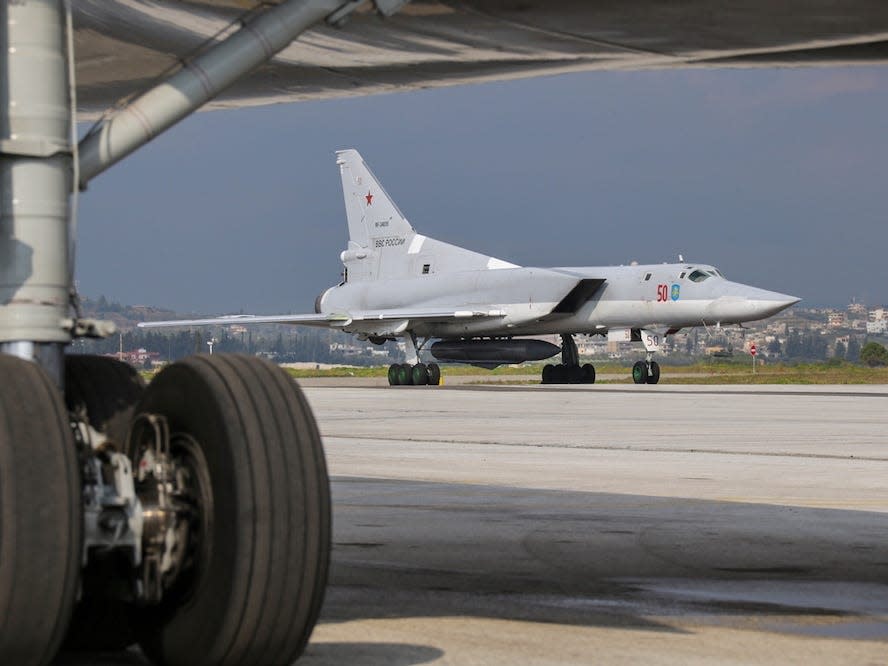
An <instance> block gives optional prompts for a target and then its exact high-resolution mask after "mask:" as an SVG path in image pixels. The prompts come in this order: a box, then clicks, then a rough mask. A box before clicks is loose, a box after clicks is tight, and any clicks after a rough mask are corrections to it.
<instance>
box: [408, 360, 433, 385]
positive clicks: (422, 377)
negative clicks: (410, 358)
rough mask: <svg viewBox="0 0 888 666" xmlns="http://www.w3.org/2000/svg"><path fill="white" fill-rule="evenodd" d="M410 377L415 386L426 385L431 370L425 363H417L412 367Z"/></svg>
mask: <svg viewBox="0 0 888 666" xmlns="http://www.w3.org/2000/svg"><path fill="white" fill-rule="evenodd" d="M410 378H411V379H412V381H413V385H414V386H425V385H426V384H428V383H429V371H428V368H426V364H425V363H417V364H416V365H414V366H413V367H412V368H411V369H410Z"/></svg>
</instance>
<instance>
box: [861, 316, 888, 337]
mask: <svg viewBox="0 0 888 666" xmlns="http://www.w3.org/2000/svg"><path fill="white" fill-rule="evenodd" d="M866 332H867V334H869V335H885V334H886V333H888V319H877V320H876V321H868V322H866Z"/></svg>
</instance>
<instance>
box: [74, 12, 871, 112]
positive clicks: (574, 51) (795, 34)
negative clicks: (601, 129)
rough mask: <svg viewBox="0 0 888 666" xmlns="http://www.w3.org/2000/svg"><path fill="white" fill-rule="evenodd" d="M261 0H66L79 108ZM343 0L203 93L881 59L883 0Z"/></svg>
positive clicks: (141, 84) (251, 95)
mask: <svg viewBox="0 0 888 666" xmlns="http://www.w3.org/2000/svg"><path fill="white" fill-rule="evenodd" d="M274 1H276V0H274ZM271 4H273V2H269V1H268V0H264V1H260V0H178V1H176V2H171V1H167V2H141V1H140V2H136V1H134V0H77V2H75V3H73V8H74V25H75V28H76V33H75V49H74V50H75V54H76V66H77V84H78V85H77V95H78V102H79V104H80V107H81V110H85V111H88V112H96V111H99V110H101V109H104V108H105V107H107V106H108V105H109V104H112V103H114V102H116V101H117V100H119V99H121V98H122V97H124V96H125V95H129V94H131V93H132V92H134V91H135V90H143V89H144V88H145V86H146V85H147V84H148V83H149V82H151V81H152V80H153V79H154V78H155V77H157V76H158V75H160V74H161V73H163V72H164V71H165V70H168V69H169V68H170V67H174V66H177V65H178V64H180V63H183V62H187V60H188V58H189V56H190V55H192V54H194V53H195V52H196V51H198V50H200V49H203V48H205V47H206V45H207V44H208V43H210V42H212V41H214V40H217V39H218V38H219V37H220V36H221V35H223V34H224V33H225V32H226V30H227V29H229V28H230V26H231V25H233V24H234V22H236V21H237V20H238V19H240V18H242V17H243V16H244V13H245V12H247V11H255V10H257V8H259V9H260V10H261V7H263V6H270V5H271ZM388 4H392V3H388ZM397 4H400V3H397ZM351 7H357V9H356V10H355V11H353V12H352V13H351V14H350V15H349V16H348V20H347V21H346V22H344V23H343V24H342V25H341V27H332V26H331V25H320V26H318V27H315V28H313V29H311V30H309V31H308V32H307V33H306V34H305V35H304V36H303V37H302V38H301V39H298V40H296V41H295V42H293V43H292V44H291V45H290V46H289V47H287V48H286V49H285V50H284V51H283V52H281V53H280V55H278V56H277V57H276V58H274V59H273V60H272V61H271V62H269V63H267V64H265V65H263V66H261V67H259V68H257V69H256V70H255V72H253V73H252V74H251V75H250V76H249V77H245V78H244V79H243V80H241V81H239V82H238V83H236V84H235V85H234V86H232V87H231V88H228V89H227V90H225V91H224V92H223V93H222V95H221V96H220V97H219V98H217V99H216V100H215V101H214V102H212V103H211V104H210V105H209V106H210V107H216V108H220V107H231V106H254V105H260V104H271V103H275V102H284V101H302V100H309V99H323V98H333V97H343V96H355V95H369V94H376V93H386V92H393V91H399V90H413V89H421V88H429V87H439V86H449V85H455V84H465V83H472V82H481V81H496V80H505V79H514V78H523V77H531V76H539V75H544V74H554V73H562V72H571V71H583V70H625V69H664V68H680V67H737V66H741V67H763V66H799V65H847V64H875V63H885V62H888V3H886V2H884V1H882V0H843V1H842V2H836V1H835V0H744V1H743V2H738V3H715V4H714V3H712V2H711V0H670V1H669V2H663V1H662V0H620V2H577V0H522V2H501V1H499V0H462V1H460V2H451V1H448V0H441V1H438V0H413V1H412V2H409V3H407V4H406V5H404V6H403V7H400V9H397V13H395V14H394V15H392V16H390V17H388V18H387V19H383V18H381V17H380V16H379V15H378V14H377V13H376V12H375V10H374V5H373V3H371V2H365V3H363V4H360V3H355V4H353V5H351ZM336 22H337V23H338V21H336Z"/></svg>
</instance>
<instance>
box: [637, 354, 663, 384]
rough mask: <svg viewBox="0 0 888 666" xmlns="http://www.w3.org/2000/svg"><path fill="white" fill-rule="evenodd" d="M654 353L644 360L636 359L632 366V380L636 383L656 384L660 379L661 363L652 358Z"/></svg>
mask: <svg viewBox="0 0 888 666" xmlns="http://www.w3.org/2000/svg"><path fill="white" fill-rule="evenodd" d="M651 356H652V354H648V355H647V359H646V360H644V361H636V362H635V365H633V366H632V381H633V382H635V383H636V384H656V383H658V382H659V381H660V364H659V363H657V362H656V361H652V360H651Z"/></svg>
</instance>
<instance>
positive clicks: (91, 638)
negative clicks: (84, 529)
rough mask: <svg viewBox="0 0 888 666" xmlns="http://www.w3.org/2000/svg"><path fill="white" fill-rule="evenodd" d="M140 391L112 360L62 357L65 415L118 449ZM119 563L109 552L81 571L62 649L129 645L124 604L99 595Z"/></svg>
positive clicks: (136, 380)
mask: <svg viewBox="0 0 888 666" xmlns="http://www.w3.org/2000/svg"><path fill="white" fill-rule="evenodd" d="M144 391H145V382H143V381H142V378H141V377H140V376H139V373H137V372H136V371H135V370H134V369H133V367H132V366H130V365H128V364H126V363H123V362H121V361H118V360H117V359H114V358H109V357H107V356H86V355H76V354H72V355H69V356H66V357H65V403H66V405H67V407H68V411H69V412H71V413H72V414H74V415H77V416H80V417H82V418H84V419H86V421H87V422H88V423H89V424H90V425H91V426H92V427H93V428H95V429H96V430H98V431H99V432H101V433H103V434H105V435H106V436H107V437H108V438H109V439H110V441H111V442H113V443H114V445H115V446H116V448H117V450H118V451H121V452H125V451H126V449H125V446H126V434H127V431H128V430H129V424H130V422H131V421H132V414H133V410H134V409H135V404H136V402H138V400H139V398H140V397H141V396H142V393H143V392H144ZM119 564H120V563H119V560H118V559H117V558H115V557H114V553H110V554H109V556H108V557H107V558H97V557H93V558H91V560H90V564H89V566H88V567H87V568H86V569H85V570H84V572H83V582H82V589H83V593H82V596H81V598H80V600H79V601H78V602H77V604H76V605H75V606H74V614H73V616H72V617H71V624H70V626H69V628H68V635H67V636H66V637H65V643H64V645H63V649H64V650H72V651H87V650H88V651H92V650H103V651H106V650H122V649H124V648H126V647H127V646H128V645H132V644H133V643H134V642H135V640H136V637H135V634H134V633H133V631H132V627H131V626H130V622H129V606H128V605H127V604H126V603H125V602H123V601H120V600H118V599H116V598H114V597H113V596H111V595H109V594H106V593H104V591H103V588H104V587H106V586H108V585H110V584H112V581H113V580H114V579H115V576H114V574H115V570H120V569H117V567H118V566H119ZM124 566H125V565H124Z"/></svg>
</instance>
